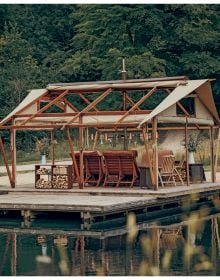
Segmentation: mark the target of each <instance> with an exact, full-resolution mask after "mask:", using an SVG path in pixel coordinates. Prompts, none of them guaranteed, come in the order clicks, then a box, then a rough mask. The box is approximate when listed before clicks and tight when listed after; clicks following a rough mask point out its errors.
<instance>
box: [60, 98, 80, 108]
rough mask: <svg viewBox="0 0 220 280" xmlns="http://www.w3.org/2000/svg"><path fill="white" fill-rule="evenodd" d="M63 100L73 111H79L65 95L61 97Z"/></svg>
mask: <svg viewBox="0 0 220 280" xmlns="http://www.w3.org/2000/svg"><path fill="white" fill-rule="evenodd" d="M63 101H64V102H65V103H66V105H68V106H69V107H70V108H71V109H72V110H73V111H76V112H79V110H78V109H77V108H76V107H75V106H74V105H73V104H72V103H71V102H69V100H67V99H66V98H65V97H64V98H63Z"/></svg>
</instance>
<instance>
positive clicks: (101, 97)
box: [62, 88, 112, 129]
mask: <svg viewBox="0 0 220 280" xmlns="http://www.w3.org/2000/svg"><path fill="white" fill-rule="evenodd" d="M111 92H112V89H111V88H109V89H107V90H106V91H104V92H103V93H102V94H101V95H100V96H99V97H97V98H96V99H95V100H94V101H93V102H91V103H90V104H89V105H88V106H87V107H86V108H84V109H83V110H82V111H81V112H79V113H78V114H77V115H76V116H75V117H74V118H72V119H71V120H70V121H69V122H67V123H66V124H65V125H64V126H63V127H62V129H64V128H65V127H66V126H67V125H68V124H71V123H73V122H74V121H75V120H76V119H77V118H79V117H80V116H81V115H82V114H83V113H85V112H88V111H89V110H90V109H91V108H93V107H94V106H95V105H97V104H98V103H99V102H101V101H102V100H103V99H104V98H105V97H106V96H108V95H109V94H110V93H111Z"/></svg>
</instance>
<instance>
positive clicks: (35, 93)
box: [0, 89, 47, 125]
mask: <svg viewBox="0 0 220 280" xmlns="http://www.w3.org/2000/svg"><path fill="white" fill-rule="evenodd" d="M46 93H47V90H46V89H33V90H31V91H30V92H29V94H28V95H27V96H26V97H25V98H24V99H23V100H22V101H21V103H20V104H18V106H17V107H16V108H15V109H14V110H13V111H12V112H11V113H9V114H8V115H7V117H5V118H4V119H3V120H2V121H1V122H0V125H2V124H4V123H6V122H7V121H8V120H10V119H11V117H13V116H14V115H15V114H19V113H22V112H23V111H24V110H25V108H27V107H30V106H31V105H32V104H34V103H35V102H37V100H38V99H39V98H40V97H42V96H44V95H45V94H46ZM33 113H34V112H33Z"/></svg>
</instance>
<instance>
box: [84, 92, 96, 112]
mask: <svg viewBox="0 0 220 280" xmlns="http://www.w3.org/2000/svg"><path fill="white" fill-rule="evenodd" d="M79 96H80V97H81V99H82V100H84V101H85V102H86V103H87V104H88V105H89V104H91V102H90V101H89V100H88V99H87V98H86V97H85V96H84V95H83V94H81V93H80V94H79ZM92 108H93V109H94V110H95V111H99V110H98V109H97V108H96V107H95V106H93V107H92Z"/></svg>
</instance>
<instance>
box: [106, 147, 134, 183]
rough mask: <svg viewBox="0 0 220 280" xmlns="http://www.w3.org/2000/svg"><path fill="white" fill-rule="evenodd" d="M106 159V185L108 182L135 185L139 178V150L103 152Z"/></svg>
mask: <svg viewBox="0 0 220 280" xmlns="http://www.w3.org/2000/svg"><path fill="white" fill-rule="evenodd" d="M103 156H104V161H105V180H104V186H106V185H108V184H116V186H117V187H118V186H119V185H120V184H130V187H133V185H134V182H135V181H136V180H137V178H138V174H139V172H138V167H137V163H136V157H137V151H135V150H131V151H111V152H103Z"/></svg>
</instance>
